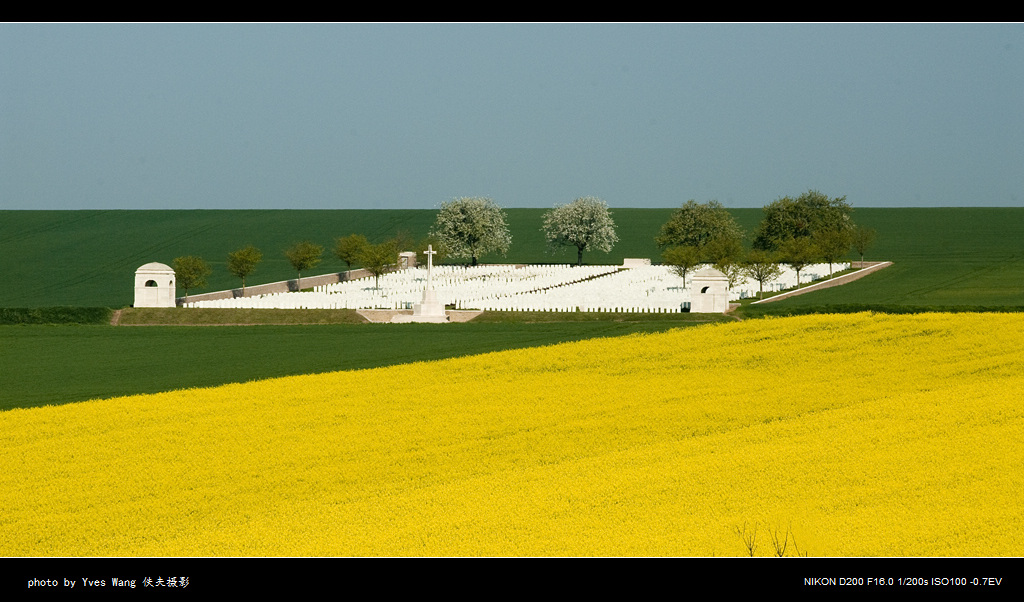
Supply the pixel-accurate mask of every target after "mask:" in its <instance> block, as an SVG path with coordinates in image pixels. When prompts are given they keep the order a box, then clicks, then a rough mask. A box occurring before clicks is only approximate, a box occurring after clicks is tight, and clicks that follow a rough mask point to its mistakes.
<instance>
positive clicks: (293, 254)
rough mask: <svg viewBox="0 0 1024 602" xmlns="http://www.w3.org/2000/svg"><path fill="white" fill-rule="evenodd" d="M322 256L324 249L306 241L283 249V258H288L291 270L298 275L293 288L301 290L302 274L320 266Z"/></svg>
mask: <svg viewBox="0 0 1024 602" xmlns="http://www.w3.org/2000/svg"><path fill="white" fill-rule="evenodd" d="M323 254H324V248H323V247H322V246H320V245H318V244H314V243H311V242H309V241H308V240H304V241H302V242H297V243H295V244H294V245H292V246H290V247H288V248H287V249H285V252H284V256H285V257H287V258H288V263H290V264H292V269H294V270H295V271H296V272H298V274H299V277H298V278H297V279H296V280H295V288H296V289H297V290H300V291H301V290H302V272H305V271H306V270H310V269H312V268H315V267H316V266H318V265H320V260H321V259H322V258H323Z"/></svg>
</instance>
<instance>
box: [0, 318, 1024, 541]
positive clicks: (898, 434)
mask: <svg viewBox="0 0 1024 602" xmlns="http://www.w3.org/2000/svg"><path fill="white" fill-rule="evenodd" d="M1022 392H1024V315H1021V314H921V315H909V316H886V315H877V314H855V315H833V316H806V317H796V318H785V319H766V320H751V321H746V322H743V323H732V324H722V325H709V326H703V327H699V328H691V329H685V330H678V331H672V332H669V333H664V334H654V335H644V336H629V337H624V338H614V339H596V340H590V341H584V342H579V343H569V344H561V345H555V346H551V347H544V348H535V349H522V350H514V351H505V352H499V353H490V354H485V355H479V356H473V357H465V358H459V359H451V360H445V361H438V362H429V363H420V364H410V365H403V366H395V367H390V368H380V369H374V370H365V371H353V372H337V373H331V374H321V375H309V376H299V377H290V378H280V379H273V380H266V381H260V382H250V383H245V384H234V385H226V386H221V387H215V388H209V389H192V390H182V391H174V392H168V393H160V394H156V395H143V396H134V397H122V398H117V399H108V400H99V401H90V402H84V403H77V404H72V405H65V406H60V407H45V408H36V409H27V410H12V411H7V412H3V413H0V465H2V466H3V470H2V471H0V507H2V508H3V511H2V512H0V555H2V556H220V555H228V556H305V555H316V556H348V555H355V556H362V555H388V556H391V555H401V556H405V555H499V556H504V555H672V556H710V555H717V556H728V555H746V554H747V553H748V550H747V548H746V547H745V546H744V544H743V541H742V539H741V537H740V535H738V534H737V530H739V531H740V532H742V531H743V530H744V529H745V530H746V531H747V533H748V535H749V534H751V533H753V532H754V530H755V528H756V530H757V537H756V539H755V542H754V546H755V549H754V553H755V555H759V556H760V555H771V554H774V550H772V547H771V545H770V543H769V537H768V536H767V534H768V532H769V531H776V530H778V532H779V536H780V538H781V537H783V536H784V535H785V533H786V532H787V531H790V534H791V537H789V538H787V541H788V548H787V550H786V555H787V556H790V555H795V554H797V553H799V554H801V555H802V554H804V553H807V554H809V555H811V556H1015V555H1019V554H1020V542H1021V541H1022V540H1024V505H1022V503H1021V501H1020V499H1021V495H1022V493H1024V403H1022V401H1024V400H1022V397H1024V394H1022ZM794 542H795V543H794Z"/></svg>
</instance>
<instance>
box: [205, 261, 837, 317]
mask: <svg viewBox="0 0 1024 602" xmlns="http://www.w3.org/2000/svg"><path fill="white" fill-rule="evenodd" d="M702 267H706V266H701V267H698V268H696V269H695V270H693V271H692V272H691V273H690V274H694V273H696V272H698V271H699V270H700V269H702ZM847 268H849V264H834V265H833V266H832V269H833V270H835V271H839V270H843V269H847ZM828 273H829V266H828V264H817V265H811V266H808V267H805V268H804V269H802V270H801V273H800V282H801V283H806V282H809V281H812V280H817V279H820V278H821V277H822V276H823V275H827V274H828ZM691 278H692V276H689V275H688V277H687V280H686V282H685V283H684V282H683V279H682V278H680V277H679V276H678V275H676V274H675V273H674V272H673V271H672V270H671V268H669V267H666V266H643V267H633V268H623V267H621V266H571V265H527V266H512V265H486V266H475V267H461V266H431V267H429V268H423V267H416V268H406V269H402V270H399V271H396V272H391V273H388V274H385V275H383V276H381V277H380V282H379V286H378V285H376V284H375V281H374V278H372V277H371V278H363V279H360V280H353V281H348V282H340V283H337V284H329V285H325V286H318V287H316V288H315V289H314V290H313V291H309V292H288V293H275V294H268V295H259V296H253V297H239V298H235V299H220V300H211V301H196V302H192V303H188V304H187V305H186V306H187V307H221V308H231V307H233V308H268V309H271V308H272V309H282V308H306V309H344V308H347V309H412V308H413V306H414V305H415V304H417V303H420V302H421V300H422V299H423V292H424V290H425V289H427V290H433V291H434V292H435V294H436V299H437V302H438V303H440V304H442V305H449V306H454V307H455V308H456V309H482V310H508V311H577V310H579V311H625V312H670V313H671V312H679V311H685V309H686V308H688V307H689V305H690V303H691V301H692V300H693V297H694V295H695V294H697V293H696V292H695V291H694V290H693V287H692V282H691ZM796 284H797V275H796V272H795V271H794V270H792V269H789V268H783V274H782V275H781V276H780V277H779V278H777V279H775V280H773V281H772V282H770V283H766V285H765V290H766V291H779V290H784V289H787V288H792V287H794V286H796ZM758 290H759V285H758V283H757V282H756V281H754V280H752V279H749V278H745V279H742V280H740V281H739V282H738V283H737V284H736V285H735V286H734V287H733V288H732V289H731V290H729V300H730V301H735V300H738V299H743V298H747V297H753V296H756V295H757V294H758Z"/></svg>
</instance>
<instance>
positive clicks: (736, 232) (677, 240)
mask: <svg viewBox="0 0 1024 602" xmlns="http://www.w3.org/2000/svg"><path fill="white" fill-rule="evenodd" d="M714 240H719V241H736V242H737V244H740V245H742V241H743V230H741V229H740V227H739V225H738V224H737V223H736V220H735V219H733V217H732V214H731V213H729V211H728V210H727V209H726V208H725V207H723V206H722V205H721V204H720V203H719V202H718V201H708V202H707V203H698V202H696V201H694V200H689V201H686V203H685V204H683V206H682V207H680V208H679V209H676V210H675V211H674V212H673V213H672V216H671V217H670V218H669V220H668V221H667V222H665V224H664V225H662V226H661V230H660V231H659V233H658V235H657V236H656V237H654V242H655V243H656V244H657V245H658V247H659V248H661V249H667V248H670V247H695V248H697V249H700V250H703V249H704V247H706V246H707V245H708V244H709V243H711V241H714Z"/></svg>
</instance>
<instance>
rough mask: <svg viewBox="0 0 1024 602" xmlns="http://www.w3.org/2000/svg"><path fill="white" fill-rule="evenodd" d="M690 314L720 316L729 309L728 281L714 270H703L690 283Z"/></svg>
mask: <svg viewBox="0 0 1024 602" xmlns="http://www.w3.org/2000/svg"><path fill="white" fill-rule="evenodd" d="M690 286H691V287H692V288H691V289H690V290H691V291H692V292H691V293H690V294H691V298H690V313H698V314H720V313H724V312H725V311H727V310H728V309H729V279H728V278H726V276H725V274H723V273H722V272H720V271H718V270H716V269H715V268H704V269H703V270H700V271H698V272H697V273H696V274H694V275H693V280H691V281H690Z"/></svg>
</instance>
